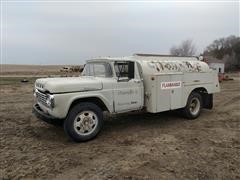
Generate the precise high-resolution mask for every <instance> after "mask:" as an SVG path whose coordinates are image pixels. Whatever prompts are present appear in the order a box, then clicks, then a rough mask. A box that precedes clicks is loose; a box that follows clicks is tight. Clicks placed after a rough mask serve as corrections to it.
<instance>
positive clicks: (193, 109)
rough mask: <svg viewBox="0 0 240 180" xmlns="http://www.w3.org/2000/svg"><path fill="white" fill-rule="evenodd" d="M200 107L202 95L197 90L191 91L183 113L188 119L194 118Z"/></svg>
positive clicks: (197, 114)
mask: <svg viewBox="0 0 240 180" xmlns="http://www.w3.org/2000/svg"><path fill="white" fill-rule="evenodd" d="M201 109H202V96H201V95H200V94H199V93H197V92H192V93H191V94H190V95H189V97H188V102H187V105H186V107H185V108H184V109H183V113H184V115H185V117H186V118H188V119H196V118H197V117H198V116H199V115H200V113H201Z"/></svg>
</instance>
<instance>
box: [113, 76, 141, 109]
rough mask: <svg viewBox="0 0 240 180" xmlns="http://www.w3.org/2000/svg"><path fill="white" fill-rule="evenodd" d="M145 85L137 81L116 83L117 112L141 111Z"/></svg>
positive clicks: (115, 102) (115, 101)
mask: <svg viewBox="0 0 240 180" xmlns="http://www.w3.org/2000/svg"><path fill="white" fill-rule="evenodd" d="M142 93H143V83H142V81H140V80H137V79H131V80H129V81H128V82H123V81H122V82H121V81H119V82H118V81H116V83H115V88H114V106H115V112H124V111H131V110H137V109H140V108H141V107H142V105H143V95H142Z"/></svg>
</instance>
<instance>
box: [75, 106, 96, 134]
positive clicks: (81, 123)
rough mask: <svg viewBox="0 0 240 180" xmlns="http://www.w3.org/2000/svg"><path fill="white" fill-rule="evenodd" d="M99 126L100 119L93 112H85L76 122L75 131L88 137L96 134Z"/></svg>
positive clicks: (79, 115)
mask: <svg viewBox="0 0 240 180" xmlns="http://www.w3.org/2000/svg"><path fill="white" fill-rule="evenodd" d="M97 124H98V117H97V115H96V114H95V113H94V112H93V111H83V112H81V113H79V114H78V115H77V116H76V118H75V120H74V129H75V131H76V133H77V134H79V135H82V136H87V135H89V134H91V133H92V132H94V130H95V129H96V127H97Z"/></svg>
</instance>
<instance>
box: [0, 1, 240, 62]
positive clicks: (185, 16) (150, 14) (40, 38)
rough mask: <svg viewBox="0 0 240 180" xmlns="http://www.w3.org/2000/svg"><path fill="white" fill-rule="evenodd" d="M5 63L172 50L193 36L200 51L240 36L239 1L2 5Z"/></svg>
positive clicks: (71, 60) (79, 60)
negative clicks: (210, 45) (218, 41)
mask: <svg viewBox="0 0 240 180" xmlns="http://www.w3.org/2000/svg"><path fill="white" fill-rule="evenodd" d="M1 14H2V19H3V22H2V27H1V31H2V38H1V43H2V51H1V56H2V61H1V63H3V64H82V63H83V62H84V60H86V59H90V58H92V57H97V56H126V55H132V54H133V53H137V52H138V53H159V54H168V53H169V49H170V48H171V46H173V45H178V44H179V43H180V42H181V41H182V40H186V39H192V40H193V42H194V43H195V44H196V46H197V49H198V53H200V52H202V51H203V50H204V48H205V47H206V46H207V45H209V44H210V43H211V42H212V41H213V40H214V39H217V38H220V37H226V36H229V35H236V36H239V1H238V2H237V1H235V2H234V1H231V2H230V1H226V2H219V1H218V2H213V1H211V2H206V1H202V2H195V3H193V2H181V3H180V2H178V3H177V2H174V1H171V2H167V1H162V2H147V1H145V2H118V3H116V2H115V3H114V2H96V1H95V2H92V3H88V2H76V1H71V2H67V1H66V2H59V1H58V2H36V1H35V2H33V1H30V0H29V2H27V1H25V2H11V1H4V2H3V3H2V9H1Z"/></svg>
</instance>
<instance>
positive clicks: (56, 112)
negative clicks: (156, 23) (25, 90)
mask: <svg viewBox="0 0 240 180" xmlns="http://www.w3.org/2000/svg"><path fill="white" fill-rule="evenodd" d="M219 91H220V87H219V82H218V75H217V72H216V71H213V70H211V69H210V68H209V67H208V65H207V64H206V63H205V62H202V61H200V60H198V58H197V57H174V56H167V55H154V54H135V55H133V56H128V57H114V58H111V57H103V58H96V59H91V60H88V61H87V64H86V65H85V67H84V70H83V73H82V75H81V76H79V77H65V78H62V77H60V78H42V79H37V80H36V82H35V89H34V96H35V100H36V104H34V106H33V112H34V114H35V115H36V116H37V117H38V118H39V119H42V120H44V121H46V122H49V123H56V122H63V126H64V130H65V132H66V134H67V135H69V136H70V137H71V138H72V139H73V140H75V141H77V142H79V141H87V140H90V139H92V138H94V137H95V136H96V135H97V134H98V133H99V131H100V130H101V128H102V125H103V112H104V111H108V112H109V113H112V114H113V113H124V112H130V111H135V110H145V111H146V112H150V113H158V112H163V111H169V110H175V109H180V110H182V113H183V114H184V115H185V117H186V118H188V119H195V118H197V117H198V116H199V115H200V112H201V109H202V108H207V109H211V108H212V106H213V93H216V92H219Z"/></svg>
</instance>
